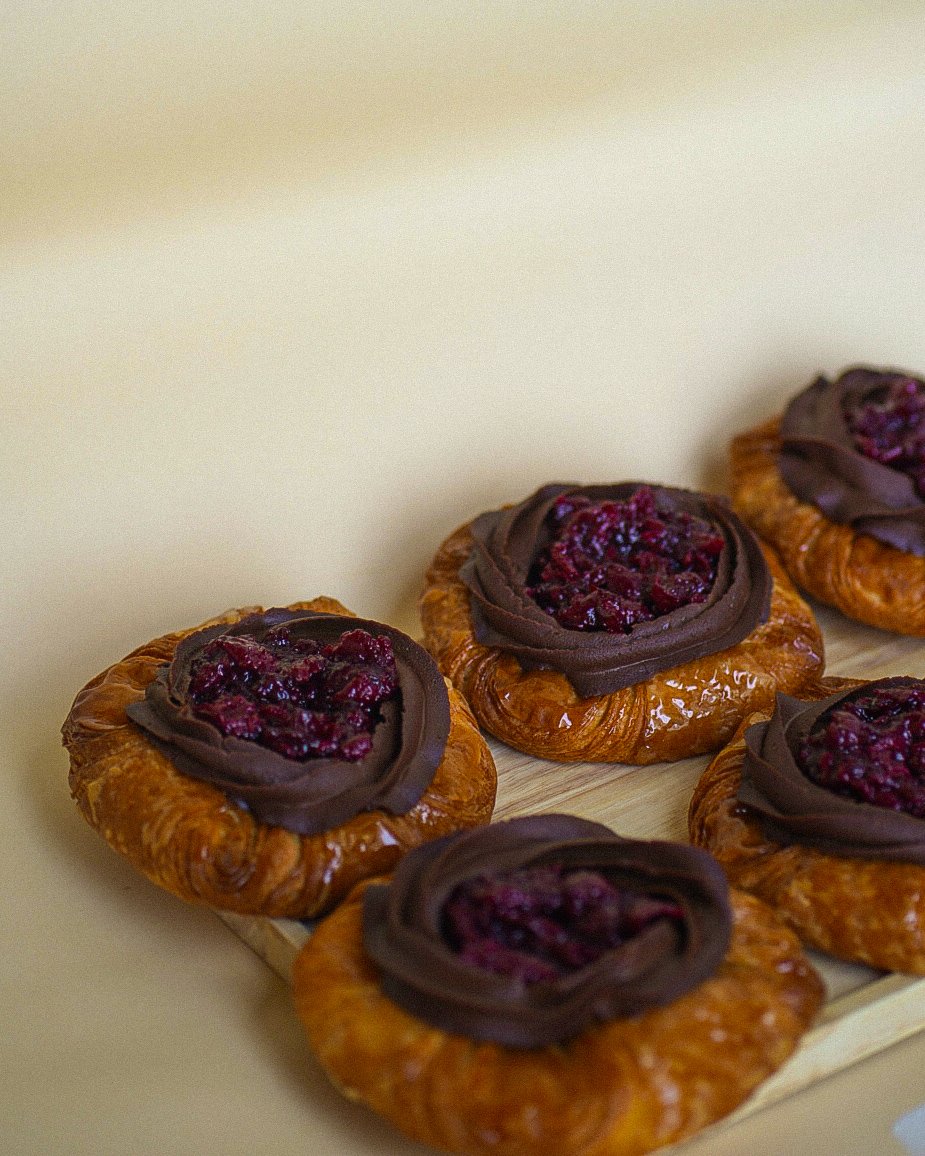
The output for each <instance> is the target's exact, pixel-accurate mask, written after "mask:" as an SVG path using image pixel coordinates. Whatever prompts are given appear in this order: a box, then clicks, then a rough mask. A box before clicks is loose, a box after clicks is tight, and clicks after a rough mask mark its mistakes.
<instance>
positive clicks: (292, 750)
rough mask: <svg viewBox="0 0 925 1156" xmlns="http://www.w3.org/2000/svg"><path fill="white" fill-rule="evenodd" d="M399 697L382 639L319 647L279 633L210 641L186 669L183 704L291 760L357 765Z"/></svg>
mask: <svg viewBox="0 0 925 1156" xmlns="http://www.w3.org/2000/svg"><path fill="white" fill-rule="evenodd" d="M397 690H398V672H397V670H396V666H395V657H394V654H393V652H392V643H391V642H390V640H389V639H388V638H387V637H385V636H384V635H381V636H379V637H375V636H373V635H372V634H369V633H368V632H367V631H365V630H348V631H346V632H345V633H344V634H342V635H341V637H340V638H339V639H338V640H337V642H335V643H331V644H329V645H322V644H321V643H319V642H315V641H314V640H313V639H310V638H300V637H293V635H292V634H291V633H290V631H289V630H288V628H287V627H286V626H285V625H280V626H276V627H273V628H272V629H271V630H269V631H268V632H267V633H266V634H265V635H263V637H262V638H261V639H260V640H259V641H258V639H256V638H254V637H252V636H250V635H246V634H239V635H220V636H219V637H218V638H215V639H213V640H212V641H211V642H210V643H209V644H208V645H207V646H206V647H204V649H203V651H202V653H201V654H200V655H198V656H197V658H196V659H195V660H194V661H193V663H192V665H191V673H190V681H189V687H188V690H187V701H188V702H189V703H190V704H191V706H192V710H193V713H194V714H195V715H197V716H198V717H199V718H201V719H205V720H206V721H207V722H210V723H212V724H213V725H214V726H215V727H217V728H218V730H219V731H221V733H222V734H223V735H230V736H233V737H235V738H240V739H248V740H250V741H251V742H255V743H258V744H259V745H260V746H263V747H268V748H269V749H270V750H272V751H275V752H277V753H278V754H280V755H283V756H285V757H286V758H288V759H297V760H304V759H312V758H337V759H344V760H346V761H347V762H358V761H359V760H360V759H362V758H364V757H365V756H366V755H368V754H369V752H370V750H371V749H372V745H373V732H374V730H375V728H376V726H377V724H378V723H379V722H380V721H381V718H382V705H383V704H384V703H385V702H386V701H387V700H389V699H391V698H393V697H394V696H395V695H396V693H397Z"/></svg>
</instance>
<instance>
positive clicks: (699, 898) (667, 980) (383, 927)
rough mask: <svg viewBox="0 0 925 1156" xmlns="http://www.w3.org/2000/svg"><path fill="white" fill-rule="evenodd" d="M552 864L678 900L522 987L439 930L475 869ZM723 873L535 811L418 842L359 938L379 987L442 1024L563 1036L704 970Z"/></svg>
mask: <svg viewBox="0 0 925 1156" xmlns="http://www.w3.org/2000/svg"><path fill="white" fill-rule="evenodd" d="M546 864H559V865H562V866H563V867H564V868H566V869H579V870H589V869H590V870H597V871H600V872H601V874H603V875H604V876H605V877H606V878H607V879H608V880H609V881H610V882H612V883H614V884H615V885H616V886H618V887H625V888H628V889H632V890H635V891H637V892H642V893H644V894H647V895H652V896H658V897H661V898H666V899H668V900H670V901H672V902H673V903H674V904H676V905H677V907H678V908H680V918H678V919H657V920H656V921H654V922H653V923H651V924H649V925H648V926H646V927H644V928H643V930H642V931H640V932H639V933H638V934H637V935H635V936H633V937H632V938H630V939H628V940H626V942H624V943H622V944H621V945H620V946H618V947H616V948H615V949H613V950H611V951H607V952H606V953H605V954H603V955H601V956H600V957H599V958H597V959H595V960H594V961H593V962H591V963H588V964H586V965H585V966H583V967H581V968H579V970H577V971H574V972H572V973H571V974H567V975H565V976H563V977H561V978H558V979H554V980H550V981H544V982H540V983H533V984H526V983H525V982H524V980H523V979H521V978H518V977H516V976H508V975H498V974H494V973H492V972H489V971H485V970H482V969H481V968H479V967H476V966H473V965H472V964H469V963H467V962H464V961H463V960H462V959H460V957H459V956H458V955H457V954H456V953H455V952H454V950H453V949H452V947H451V946H450V945H449V943H448V941H447V939H446V937H445V934H444V932H443V926H442V925H443V915H442V913H443V909H444V905H445V904H446V902H447V900H448V898H449V897H450V896H451V894H452V893H453V891H454V890H455V889H456V888H457V887H458V886H459V885H460V884H461V883H464V882H465V881H466V880H470V879H472V878H474V877H477V876H482V875H486V874H488V875H489V876H490V875H492V874H494V873H500V872H506V871H510V870H512V869H517V868H533V867H539V866H542V865H546ZM731 922H732V917H731V912H730V908H729V902H728V886H727V883H726V879H725V876H724V875H723V873H722V871H721V870H720V868H719V866H718V864H717V863H716V861H715V860H714V859H713V858H712V856H710V855H708V854H707V853H706V852H704V851H700V850H698V849H696V848H693V847H689V846H686V845H683V844H675V843H666V842H643V841H639V840H629V839H623V838H620V836H618V835H615V834H614V833H613V832H612V831H610V830H609V829H608V828H607V827H604V826H602V825H601V824H599V823H592V822H588V821H586V820H584V819H578V818H574V817H572V816H570V815H535V816H529V817H526V818H522V819H513V820H510V821H509V822H505V823H496V824H492V825H490V826H488V827H483V828H478V829H476V830H473V831H467V832H462V833H458V834H455V835H451V836H447V837H445V838H443V839H438V840H436V841H434V842H432V843H427V844H424V845H423V846H421V847H418V848H416V849H415V850H414V851H412V852H411V853H410V854H408V855H407V856H406V857H405V858H404V859H403V860H402V862H401V863H400V864H399V866H398V869H397V871H396V873H395V875H394V877H393V879H392V881H391V882H390V883H388V884H377V885H374V886H371V887H370V888H369V889H368V890H367V892H366V894H365V899H364V910H363V942H364V946H365V949H366V952H367V954H368V955H369V956H370V957H371V959H372V960H373V961H374V962H375V964H376V965H377V966H378V968H379V970H380V973H381V983H382V989H383V991H384V992H385V994H386V995H387V996H388V997H389V998H390V999H392V1000H393V1001H394V1002H395V1003H397V1004H399V1005H400V1006H401V1007H403V1008H405V1009H406V1010H407V1011H409V1012H411V1014H413V1015H415V1016H417V1017H418V1018H420V1019H423V1020H425V1021H427V1022H428V1023H431V1024H433V1025H435V1026H436V1027H439V1028H441V1029H443V1030H444V1031H449V1032H454V1033H459V1034H462V1035H466V1036H469V1037H471V1038H473V1039H479V1040H493V1041H495V1042H497V1043H500V1044H504V1045H506V1046H509V1047H515V1048H535V1047H543V1046H545V1045H547V1044H552V1043H557V1042H560V1041H565V1040H568V1039H570V1038H572V1037H574V1036H576V1035H578V1034H579V1033H580V1032H582V1031H583V1030H584V1029H585V1028H587V1027H589V1026H591V1025H593V1024H595V1023H599V1022H602V1021H606V1020H610V1019H615V1018H618V1017H622V1016H629V1015H635V1014H636V1013H638V1012H641V1011H643V1010H645V1009H647V1008H652V1007H657V1006H660V1005H663V1004H667V1003H670V1002H671V1001H672V1000H674V999H677V998H678V997H679V996H680V995H683V994H684V993H685V992H686V991H689V990H691V989H692V988H694V987H696V986H697V985H698V984H699V983H701V982H702V981H703V980H704V979H705V978H707V977H708V976H709V975H711V974H712V973H713V972H714V971H715V970H716V968H717V967H718V966H719V963H720V962H721V960H722V959H723V957H724V955H725V953H726V950H727V947H728V944H729V938H730V934H731Z"/></svg>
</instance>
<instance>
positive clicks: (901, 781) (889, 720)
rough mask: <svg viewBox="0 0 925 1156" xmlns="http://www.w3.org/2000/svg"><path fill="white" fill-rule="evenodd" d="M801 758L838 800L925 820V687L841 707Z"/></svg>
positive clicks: (819, 727) (877, 693) (885, 690)
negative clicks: (900, 812)
mask: <svg viewBox="0 0 925 1156" xmlns="http://www.w3.org/2000/svg"><path fill="white" fill-rule="evenodd" d="M798 758H799V763H800V766H801V768H802V769H803V772H804V773H805V774H806V775H807V776H808V777H809V778H810V779H812V781H813V782H815V783H818V784H819V785H820V786H822V787H827V788H828V789H829V790H831V791H834V792H835V793H836V794H839V795H845V796H847V797H848V798H852V799H856V800H857V801H858V802H862V803H871V804H873V805H874V806H876V807H886V808H888V809H890V810H893V811H905V812H907V813H908V814H910V815H915V816H916V817H918V818H925V685H923V686H921V687H909V686H901V687H882V688H874V689H872V690H870V691H868V692H867V693H864V694H859V695H856V696H852V697H851V698H849V699H847V700H846V701H844V702H841V703H838V704H837V705H836V706H834V707H832V708H831V709H830V710H827V711H826V712H825V713H824V714H823V715H822V716H821V717H820V718H819V719H818V720H817V721H816V724H815V725H814V727H813V728H812V730H811V731H810V733H809V735H808V737H807V739H806V740H805V742H804V743H803V744H802V746H801V748H800V751H799V756H798Z"/></svg>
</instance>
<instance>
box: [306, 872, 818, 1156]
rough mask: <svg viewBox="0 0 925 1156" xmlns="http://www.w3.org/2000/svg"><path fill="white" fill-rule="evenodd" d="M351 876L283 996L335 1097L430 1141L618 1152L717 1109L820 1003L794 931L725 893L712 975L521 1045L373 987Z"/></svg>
mask: <svg viewBox="0 0 925 1156" xmlns="http://www.w3.org/2000/svg"><path fill="white" fill-rule="evenodd" d="M364 889H365V888H363V887H358V888H357V889H356V890H355V891H354V892H353V893H352V894H351V895H350V896H349V897H348V898H347V900H345V902H344V903H343V904H342V905H341V906H340V907H339V908H338V909H337V911H335V912H334V913H333V914H332V915H331V916H329V918H327V919H326V920H324V922H323V923H322V924H321V925H320V926H319V927H318V928H317V930H316V931H315V933H314V935H313V936H312V938H311V939H310V940H309V941H308V943H307V944H306V946H305V948H304V949H303V950H302V952H301V953H300V954H299V956H298V957H297V959H296V962H295V966H294V971H293V986H294V994H295V1001H296V1008H297V1011H298V1013H299V1016H300V1018H301V1020H302V1022H303V1023H304V1025H305V1028H306V1030H307V1032H308V1037H309V1040H310V1042H311V1045H312V1047H313V1049H314V1051H315V1053H316V1055H317V1056H318V1059H319V1060H320V1062H321V1064H322V1066H323V1068H324V1069H325V1071H326V1072H327V1074H328V1076H329V1077H330V1079H331V1080H332V1082H333V1083H334V1084H335V1086H336V1087H338V1088H339V1089H340V1091H341V1092H343V1093H344V1094H345V1095H346V1096H347V1097H349V1098H350V1099H353V1100H359V1101H361V1102H363V1103H365V1104H368V1105H369V1106H370V1107H372V1108H373V1109H375V1110H376V1111H377V1112H379V1113H381V1115H383V1116H385V1117H386V1118H387V1119H388V1120H389V1121H390V1122H391V1123H392V1124H394V1125H395V1127H397V1128H398V1129H400V1130H401V1131H402V1132H404V1133H406V1134H407V1135H409V1136H411V1137H412V1138H414V1139H416V1140H420V1141H422V1142H423V1143H425V1144H430V1145H432V1146H434V1147H435V1148H440V1149H447V1150H449V1151H451V1152H464V1153H469V1154H474V1156H478V1154H481V1153H497V1154H499V1156H518V1154H527V1153H535V1154H542V1156H548V1154H550V1153H556V1156H572V1154H578V1153H582V1154H586V1156H605V1154H610V1156H630V1154H633V1153H642V1152H649V1151H651V1150H652V1149H653V1148H658V1147H661V1146H662V1145H664V1144H670V1143H672V1142H674V1141H676V1140H680V1139H683V1138H684V1137H687V1136H691V1135H693V1134H694V1133H695V1132H698V1131H699V1130H700V1129H701V1128H704V1127H706V1125H708V1124H711V1123H713V1122H714V1121H715V1120H718V1119H720V1118H721V1117H723V1116H725V1115H727V1114H728V1113H729V1112H731V1111H732V1110H733V1109H734V1108H735V1107H736V1106H737V1105H738V1104H740V1103H741V1102H742V1101H743V1100H744V1099H745V1098H746V1097H747V1096H748V1095H749V1094H750V1093H751V1092H752V1091H753V1089H754V1088H755V1087H756V1086H757V1085H758V1084H760V1083H761V1081H762V1080H764V1079H765V1078H766V1077H767V1076H769V1075H770V1074H771V1073H772V1072H773V1071H774V1070H775V1069H776V1068H778V1067H779V1066H780V1065H781V1064H782V1063H783V1062H784V1061H785V1060H786V1059H787V1057H788V1056H789V1055H790V1054H791V1053H792V1051H793V1050H794V1048H795V1047H796V1044H797V1042H798V1040H799V1038H800V1036H801V1034H802V1033H803V1032H804V1031H805V1029H806V1028H807V1026H808V1025H809V1023H810V1021H811V1020H812V1018H813V1016H814V1015H815V1013H816V1011H817V1009H818V1007H819V1005H820V1003H821V1000H822V983H821V981H820V980H819V978H818V976H817V975H816V973H815V972H814V971H813V970H812V968H811V966H810V965H809V963H808V962H807V960H806V958H805V957H804V955H803V953H802V951H801V949H800V947H799V944H798V941H797V939H796V937H795V936H793V935H792V933H791V932H789V931H788V930H787V929H786V928H784V927H783V926H782V925H781V924H780V923H779V921H777V920H776V919H775V918H774V916H773V914H772V912H770V911H769V910H768V909H767V908H766V907H765V906H764V905H763V904H760V903H758V902H757V901H756V900H754V899H752V898H751V897H750V896H747V895H743V894H741V893H735V892H734V893H733V895H732V905H733V913H734V927H733V936H732V942H731V945H730V948H729V951H728V953H727V955H726V958H725V959H724V961H723V962H722V964H721V965H720V967H719V969H718V970H717V972H716V973H715V974H714V975H713V976H711V978H710V979H708V980H706V981H704V982H703V983H701V984H700V985H699V986H698V987H696V988H694V989H693V990H692V991H690V992H688V993H687V994H686V995H683V996H681V997H680V998H679V999H677V1000H675V1001H674V1002H673V1003H671V1004H669V1005H667V1006H666V1007H662V1008H657V1009H655V1010H654V1011H648V1012H645V1013H643V1014H641V1015H639V1016H634V1017H630V1018H627V1019H620V1020H613V1021H611V1022H609V1023H606V1024H602V1025H600V1026H598V1027H594V1028H590V1029H587V1030H586V1031H584V1032H582V1033H581V1035H579V1036H578V1037H577V1038H575V1039H574V1040H572V1041H570V1042H567V1043H564V1044H560V1045H556V1046H549V1047H543V1048H535V1049H528V1050H521V1049H515V1048H507V1047H503V1046H501V1045H499V1044H493V1043H484V1042H477V1041H474V1040H471V1039H468V1038H467V1037H465V1036H460V1035H450V1034H448V1033H446V1032H444V1031H441V1030H440V1029H438V1028H434V1027H430V1026H429V1025H427V1024H425V1023H423V1022H422V1021H421V1020H418V1019H415V1018H414V1017H413V1016H411V1015H410V1014H408V1013H407V1012H405V1011H403V1010H402V1009H401V1008H400V1007H399V1006H398V1005H397V1004H395V1003H393V1002H392V1001H391V1000H389V999H387V998H386V997H385V996H384V995H383V994H382V992H381V990H380V987H379V983H378V979H377V972H376V969H375V967H374V965H373V964H371V963H370V962H369V960H368V959H367V957H366V956H365V954H364V952H363V948H362V943H361V920H362V892H363V890H364Z"/></svg>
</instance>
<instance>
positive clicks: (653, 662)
mask: <svg viewBox="0 0 925 1156" xmlns="http://www.w3.org/2000/svg"><path fill="white" fill-rule="evenodd" d="M420 608H421V620H422V623H423V628H424V644H425V646H427V648H428V649H429V650H430V651H431V653H432V654H433V655H434V656H435V658H436V659H437V663H438V665H439V666H440V669H441V670H442V671H443V672H444V674H446V675H447V676H448V677H449V678H450V679H451V680H452V682H453V684H454V685H455V686H456V687H457V689H459V690H461V691H462V693H463V694H464V695H465V696H466V698H467V700H468V702H469V704H470V706H471V707H472V709H473V712H474V713H475V716H476V718H477V719H478V720H479V722H480V724H481V725H482V726H483V727H484V728H485V729H486V730H488V731H490V732H491V733H492V734H494V735H495V736H496V737H498V738H500V739H502V740H503V741H505V742H507V743H509V744H510V745H511V746H513V747H515V748H517V749H518V750H521V751H525V752H526V753H528V754H532V755H536V756H538V757H541V758H549V759H556V760H561V761H580V760H592V761H601V762H625V763H651V762H657V761H659V760H662V759H675V758H683V757H686V756H688V755H693V754H699V753H701V752H703V751H707V750H712V749H715V748H716V747H717V746H719V745H721V744H722V743H723V742H724V741H725V740H726V739H727V738H728V737H729V736H730V735H731V734H732V732H733V731H734V730H735V727H736V726H737V724H738V722H739V719H740V718H741V717H742V715H743V714H744V713H747V712H748V711H749V710H753V709H757V708H759V707H760V706H762V705H765V704H770V703H771V702H772V701H773V696H774V693H775V692H776V691H777V690H785V691H790V692H796V691H798V690H799V688H800V687H801V686H803V685H804V684H805V683H807V682H811V681H813V680H814V679H815V678H816V677H817V675H818V674H819V673H820V672H821V670H822V665H823V646H822V637H821V634H820V632H819V629H818V626H817V625H816V623H815V620H814V618H813V616H812V613H811V611H810V610H809V608H808V607H807V606H806V604H805V603H804V602H803V601H802V599H801V598H800V597H799V595H798V594H797V593H796V591H795V589H794V588H793V586H792V585H791V583H790V582H789V580H788V579H787V577H786V575H785V573H784V571H783V569H782V567H781V565H780V563H779V561H778V560H777V558H776V557H774V556H773V554H772V552H770V551H768V550H766V549H764V548H763V547H762V545H761V544H760V543H759V541H758V539H757V538H756V537H755V536H754V535H753V534H752V533H751V532H750V531H749V530H748V528H747V527H746V526H745V525H743V523H742V522H741V521H740V520H739V518H738V517H737V516H736V515H735V514H734V513H733V512H732V511H731V509H730V508H729V507H728V505H727V504H726V503H725V501H724V500H723V499H722V498H718V497H713V496H709V495H706V494H699V493H694V492H692V491H687V490H679V489H675V488H670V487H664V486H648V485H645V484H643V483H639V482H626V483H619V484H614V485H608V486H603V485H600V486H598V485H595V486H576V485H565V484H554V485H548V486H544V487H543V488H541V489H540V490H538V491H537V492H536V493H535V494H533V495H531V497H529V498H527V499H526V500H525V501H523V502H521V503H520V504H519V505H517V506H514V507H510V508H505V509H501V510H497V511H492V512H490V513H486V514H483V515H481V516H480V517H478V518H476V519H475V520H474V521H473V522H471V523H468V524H467V525H465V526H463V527H461V528H460V529H459V530H457V531H456V532H455V533H454V534H452V535H451V536H450V537H449V538H448V539H447V540H446V541H445V542H444V543H443V545H442V546H441V547H440V550H439V551H438V553H437V555H436V557H435V559H434V561H433V563H432V565H431V567H430V569H429V571H428V574H427V578H426V584H425V589H424V593H423V595H422V599H421V604H420Z"/></svg>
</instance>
